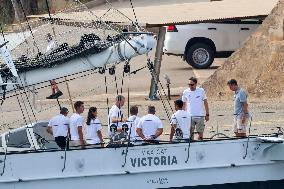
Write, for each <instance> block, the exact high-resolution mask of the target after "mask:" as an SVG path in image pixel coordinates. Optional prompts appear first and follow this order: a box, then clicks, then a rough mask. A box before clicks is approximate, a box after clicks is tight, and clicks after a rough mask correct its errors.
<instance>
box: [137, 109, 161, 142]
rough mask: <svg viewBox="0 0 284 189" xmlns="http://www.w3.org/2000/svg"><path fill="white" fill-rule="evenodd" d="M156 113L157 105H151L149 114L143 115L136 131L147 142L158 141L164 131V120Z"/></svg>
mask: <svg viewBox="0 0 284 189" xmlns="http://www.w3.org/2000/svg"><path fill="white" fill-rule="evenodd" d="M155 113H156V110H155V106H149V107H148V114H147V115H145V116H143V117H142V118H141V119H140V121H139V123H138V125H137V129H136V132H137V134H138V135H139V136H140V137H141V138H142V140H144V141H145V142H150V143H152V142H153V143H157V142H158V141H159V136H160V135H161V134H162V133H163V124H162V121H161V120H160V119H159V118H158V117H157V116H156V115H155Z"/></svg>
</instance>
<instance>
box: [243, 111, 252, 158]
mask: <svg viewBox="0 0 284 189" xmlns="http://www.w3.org/2000/svg"><path fill="white" fill-rule="evenodd" d="M251 122H252V116H251V117H250V122H249V135H248V139H247V145H246V151H245V155H244V156H243V159H246V157H247V154H248V146H249V137H250V131H251Z"/></svg>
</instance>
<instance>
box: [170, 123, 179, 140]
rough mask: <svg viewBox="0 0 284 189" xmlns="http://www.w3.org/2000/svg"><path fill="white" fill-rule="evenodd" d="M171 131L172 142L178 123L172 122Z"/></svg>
mask: <svg viewBox="0 0 284 189" xmlns="http://www.w3.org/2000/svg"><path fill="white" fill-rule="evenodd" d="M171 126H172V127H171V133H170V141H171V142H172V141H173V137H174V134H175V129H176V126H177V125H176V124H172V125H171Z"/></svg>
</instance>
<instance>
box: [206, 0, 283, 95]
mask: <svg viewBox="0 0 284 189" xmlns="http://www.w3.org/2000/svg"><path fill="white" fill-rule="evenodd" d="M283 22H284V0H281V1H280V2H279V3H278V4H277V6H276V7H275V8H274V9H273V10H272V12H271V14H270V15H269V16H268V17H267V18H266V19H265V20H264V22H263V24H262V25H261V26H260V27H259V28H258V29H257V30H256V32H255V33H254V34H253V35H252V36H250V37H249V38H248V39H247V41H246V42H245V44H244V45H243V47H241V48H240V49H239V50H237V51H236V52H234V53H233V54H232V56H231V57H230V58H228V59H227V60H226V61H225V63H224V64H223V65H222V66H221V67H220V68H219V69H218V70H216V72H215V73H214V74H213V75H212V76H211V77H209V79H208V80H207V81H206V82H205V83H204V84H203V87H204V88H205V89H206V91H207V95H208V96H209V97H210V98H211V99H219V100H227V99H229V98H232V91H229V89H228V86H227V81H228V80H229V79H231V78H234V79H236V80H237V81H238V83H239V86H241V87H242V88H244V89H246V90H247V92H248V94H249V96H250V97H252V98H257V99H268V98H269V99H270V98H276V99H279V98H281V99H284V36H283V30H284V26H283Z"/></svg>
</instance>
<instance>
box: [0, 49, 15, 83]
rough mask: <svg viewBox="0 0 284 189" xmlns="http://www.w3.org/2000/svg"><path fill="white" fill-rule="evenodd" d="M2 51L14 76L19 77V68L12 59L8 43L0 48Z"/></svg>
mask: <svg viewBox="0 0 284 189" xmlns="http://www.w3.org/2000/svg"><path fill="white" fill-rule="evenodd" d="M0 53H1V57H2V59H3V61H4V62H5V64H6V65H7V66H8V68H9V69H10V71H11V72H12V74H13V76H15V77H18V73H17V70H16V68H15V65H14V62H13V60H12V56H11V54H10V51H9V49H8V48H7V46H6V45H5V46H3V47H2V48H0ZM1 80H2V78H1ZM0 82H1V81H0Z"/></svg>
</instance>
